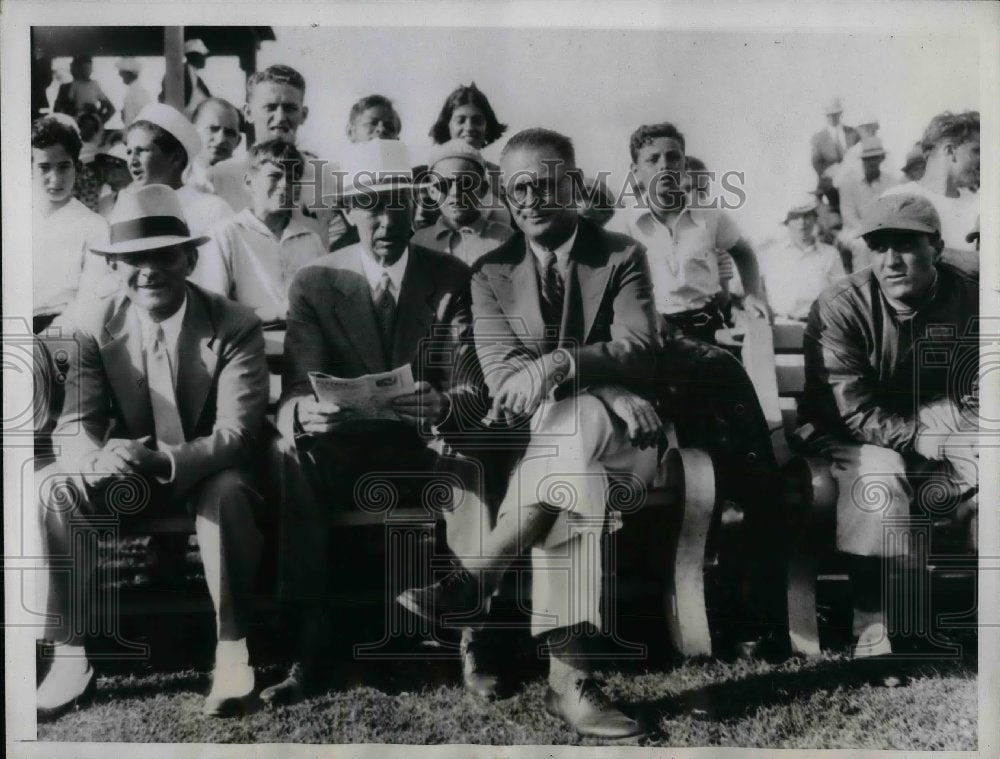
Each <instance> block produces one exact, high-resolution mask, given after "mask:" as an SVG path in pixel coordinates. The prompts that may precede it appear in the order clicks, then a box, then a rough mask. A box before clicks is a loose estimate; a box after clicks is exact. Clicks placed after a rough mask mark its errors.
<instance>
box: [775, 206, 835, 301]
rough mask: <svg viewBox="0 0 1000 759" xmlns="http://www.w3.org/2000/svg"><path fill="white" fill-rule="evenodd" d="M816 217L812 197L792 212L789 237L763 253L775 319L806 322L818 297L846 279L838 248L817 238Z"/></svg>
mask: <svg viewBox="0 0 1000 759" xmlns="http://www.w3.org/2000/svg"><path fill="white" fill-rule="evenodd" d="M816 218H817V213H816V199H815V196H813V195H809V196H807V197H806V198H804V199H803V200H802V202H800V203H798V204H797V205H795V206H794V207H792V208H791V209H789V211H788V215H787V216H786V217H785V226H786V228H787V231H788V234H787V237H786V238H785V239H783V240H780V241H776V242H775V243H774V244H773V245H771V246H769V247H766V248H764V249H763V250H762V251H761V255H760V268H761V274H762V275H763V278H764V289H765V291H766V292H767V299H768V301H769V302H770V304H771V309H772V310H773V311H774V313H775V315H776V316H780V317H785V318H788V319H796V320H799V321H805V319H806V317H808V316H809V309H810V308H811V307H812V304H813V301H814V300H816V297H817V296H818V295H819V294H820V293H821V292H823V290H825V289H826V288H827V287H828V286H829V285H831V284H833V283H834V282H836V281H837V280H838V279H840V278H841V277H843V276H844V265H843V263H842V262H841V260H840V253H839V252H838V251H837V249H836V248H834V247H833V246H832V245H826V244H824V243H822V242H820V241H819V240H817V239H816Z"/></svg>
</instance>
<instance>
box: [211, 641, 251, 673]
mask: <svg viewBox="0 0 1000 759" xmlns="http://www.w3.org/2000/svg"><path fill="white" fill-rule="evenodd" d="M249 663H250V652H249V651H248V650H247V639H246V638H240V639H239V640H220V641H219V642H218V644H216V646H215V666H217V667H219V666H236V665H248V664H249Z"/></svg>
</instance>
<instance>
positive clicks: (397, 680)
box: [38, 541, 978, 750]
mask: <svg viewBox="0 0 1000 759" xmlns="http://www.w3.org/2000/svg"><path fill="white" fill-rule="evenodd" d="M121 548H123V549H124V550H123V551H122V552H121V553H119V554H118V557H117V560H116V561H114V562H112V563H114V564H116V565H117V566H118V567H119V569H120V570H121V573H120V574H119V576H118V582H119V583H120V585H121V586H122V587H123V588H126V589H127V588H128V587H130V586H131V587H133V588H134V589H135V590H141V589H142V588H144V587H145V588H146V589H145V590H141V592H142V593H143V594H144V595H143V598H144V599H145V604H146V606H147V607H148V608H149V610H150V612H149V613H147V614H141V615H131V616H127V617H126V618H125V619H126V622H127V624H126V626H125V627H124V628H123V629H122V631H121V632H122V633H123V635H124V637H125V638H126V639H129V640H135V641H141V642H147V643H149V644H150V646H151V650H152V652H153V657H152V658H151V659H147V660H144V661H122V660H120V659H119V660H116V659H114V658H111V659H109V660H106V661H103V662H96V663H95V666H97V668H98V673H99V675H100V677H99V680H98V691H97V695H96V697H95V699H94V700H93V702H92V703H91V704H90V705H89V706H87V707H86V708H84V709H80V710H77V711H74V712H71V713H68V714H66V715H63V716H62V717H61V718H60V719H58V720H56V721H55V722H52V723H49V724H42V725H39V726H38V739H39V740H41V741H112V742H117V741H135V742H145V743H151V742H205V743H224V742H233V743H270V742H276V743H280V742H300V743H403V744H405V743H410V744H439V743H471V744H499V745H517V744H543V745H544V744H576V745H598V744H599V743H600V742H599V741H596V740H592V739H584V738H581V737H580V736H579V735H577V734H576V733H575V732H574V731H573V730H571V729H570V728H568V727H567V726H565V725H564V724H563V723H561V722H560V721H558V720H556V719H554V718H552V717H549V716H548V715H547V714H546V713H545V711H544V707H543V706H542V703H543V697H544V693H545V688H546V682H545V664H544V662H543V661H541V660H540V659H539V658H538V657H537V656H535V649H534V648H533V647H531V646H528V647H524V646H522V647H520V648H518V649H515V650H517V651H519V652H520V655H519V656H514V657H511V658H509V659H508V660H506V661H505V669H506V670H508V671H510V672H514V673H517V674H515V675H512V677H513V678H514V679H515V680H516V681H517V682H516V683H515V687H514V688H513V689H512V691H511V695H509V696H508V697H506V698H503V699H500V700H498V701H495V702H492V703H484V702H481V701H479V700H477V699H476V698H475V697H473V696H470V695H467V694H465V693H464V691H463V689H462V686H461V678H460V673H459V663H458V660H457V656H456V657H453V658H444V659H442V658H441V653H442V651H443V649H441V650H438V651H434V650H433V649H432V648H427V647H426V646H423V647H422V646H421V645H420V644H416V648H414V645H415V644H414V643H413V642H412V641H411V642H409V643H405V644H404V647H403V648H402V649H400V650H405V651H408V652H410V653H412V652H414V651H424V652H429V653H436V654H438V658H436V659H431V658H423V659H412V658H410V659H406V658H396V659H389V660H365V661H358V660H355V659H354V658H353V656H352V655H351V650H352V649H351V644H352V643H355V642H359V641H375V640H379V638H380V631H381V629H382V627H381V626H380V625H381V622H382V619H381V608H382V607H381V605H376V607H375V609H376V611H375V614H374V616H372V615H371V614H369V615H368V617H369V618H370V619H369V626H368V627H365V623H364V622H363V621H362V620H363V619H364V618H365V614H363V613H362V610H361V608H360V606H358V605H357V604H355V605H354V606H350V605H348V606H346V607H345V608H343V609H342V612H341V613H342V616H341V617H340V618H339V619H338V620H336V624H337V625H338V627H337V630H338V635H339V636H340V638H341V639H340V640H339V641H338V643H337V647H338V648H339V649H340V651H341V653H340V654H335V655H334V656H333V657H331V659H332V662H333V663H332V666H331V672H330V673H329V675H330V685H329V689H328V690H327V691H326V692H324V693H322V694H320V695H318V696H316V697H314V698H312V699H310V700H308V701H306V702H305V703H302V704H298V705H296V706H293V707H288V708H285V709H280V710H277V711H258V712H256V713H253V714H250V715H247V716H245V717H241V718H235V719H229V720H220V719H210V718H206V717H203V716H202V715H201V708H202V704H203V699H204V695H205V694H206V693H207V692H208V689H209V687H210V672H211V656H212V651H213V644H214V624H213V621H212V614H211V607H210V605H209V604H208V601H207V598H206V597H205V594H204V580H203V579H202V577H203V576H202V575H201V574H200V571H199V570H200V566H199V565H198V564H197V560H196V555H195V554H193V553H192V554H191V555H189V556H188V557H187V558H188V566H189V572H188V581H187V590H185V593H183V594H181V593H174V595H178V596H179V595H190V594H189V593H188V591H191V592H193V593H194V594H195V595H197V596H200V599H201V602H202V606H201V610H200V611H197V612H195V613H191V612H190V611H188V612H177V611H176V610H175V611H170V610H169V609H168V607H169V606H170V603H169V602H172V601H175V600H177V599H176V598H174V597H171V596H168V595H167V594H159V595H156V594H154V593H152V592H151V591H150V590H149V588H148V587H147V585H148V583H147V578H146V577H145V575H144V573H143V570H142V567H141V564H142V554H143V549H142V546H141V545H140V544H137V543H135V542H134V541H131V542H129V543H127V544H126V545H124V546H121ZM828 595H829V601H830V603H829V604H828V605H827V606H825V607H824V608H825V609H826V611H827V613H826V614H825V616H824V617H823V618H824V619H826V622H825V623H824V631H825V632H824V638H825V640H826V644H827V646H828V650H827V651H826V653H825V654H824V655H823V656H821V657H819V658H816V659H812V660H806V659H801V658H791V659H788V660H785V661H782V662H777V663H771V662H768V661H764V660H762V659H755V658H741V659H735V660H729V661H723V660H719V659H709V658H700V659H692V660H683V661H677V660H671V659H670V658H669V654H668V653H667V652H665V651H664V650H663V649H664V648H665V646H664V645H660V641H662V634H659V637H657V634H656V633H655V632H654V633H652V635H651V636H650V637H646V638H643V637H631V636H626V639H628V640H634V641H647V642H654V645H653V646H652V647H651V648H650V649H649V650H650V652H651V653H650V656H649V657H648V658H647V659H646V660H644V661H639V662H637V661H634V660H618V661H604V662H602V664H603V667H602V668H600V669H599V678H600V679H601V680H602V681H603V683H604V686H605V688H606V690H607V691H608V693H609V694H610V695H611V697H612V698H613V699H614V700H615V701H616V702H617V703H618V704H619V705H620V706H621V707H622V708H623V709H624V710H625V711H626V712H629V713H630V714H632V715H633V716H637V717H639V718H640V719H641V720H642V721H643V722H644V723H645V724H646V725H647V726H649V727H650V728H652V730H653V733H652V734H651V736H649V737H647V738H644V739H642V741H641V742H640V743H641V745H648V746H676V747H689V746H692V747H693V746H744V747H773V748H799V749H815V748H852V749H906V750H936V749H948V750H975V749H976V748H977V738H976V735H977V713H978V708H977V683H976V676H977V675H976V671H977V662H976V638H975V635H974V634H972V635H965V636H963V637H961V638H958V642H960V643H962V645H963V655H962V656H961V657H959V658H954V657H953V658H940V659H936V660H926V659H925V660H921V661H915V660H909V661H906V660H899V661H894V662H891V663H884V664H880V665H872V664H870V663H863V662H852V661H851V660H850V659H849V658H848V657H847V656H845V655H844V653H843V651H844V650H845V649H844V645H845V642H846V641H845V638H844V635H843V629H844V623H843V614H844V612H845V611H846V609H845V608H843V607H844V602H843V601H844V599H843V598H838V597H837V596H836V595H835V594H828ZM196 600H197V599H196ZM847 608H849V606H848V607H847ZM838 609H839V611H838ZM348 628H350V629H348ZM838 629H839V630H840V633H839V634H838V632H837V631H838ZM287 641H288V635H287V633H283V632H281V631H279V630H277V629H276V623H275V621H274V616H273V614H265V615H262V616H261V620H258V625H257V628H256V633H255V636H254V638H253V640H252V641H251V651H252V654H253V657H254V662H255V663H256V665H257V684H258V687H266V686H267V685H270V684H271V683H274V682H276V681H278V680H280V679H281V678H282V677H283V676H284V672H285V669H286V663H287V660H288V656H289V653H290V652H289V650H288V644H287ZM407 646H409V647H408V648H407ZM111 649H112V652H113V650H114V646H112V647H111ZM94 650H95V647H92V648H91V652H92V653H93V652H94ZM889 676H891V677H892V678H895V680H896V681H898V684H897V685H896V686H895V687H886V682H890V680H888V679H887V677H889Z"/></svg>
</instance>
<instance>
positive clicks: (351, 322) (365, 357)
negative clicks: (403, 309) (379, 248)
mask: <svg viewBox="0 0 1000 759" xmlns="http://www.w3.org/2000/svg"><path fill="white" fill-rule="evenodd" d="M360 255H361V251H360V248H359V249H358V250H356V251H354V254H353V255H350V256H347V257H345V261H344V265H343V267H342V268H344V269H346V270H347V271H349V272H351V273H352V274H354V275H356V276H347V277H339V278H338V279H337V296H338V297H337V298H336V300H335V301H334V303H333V313H334V316H335V317H336V319H337V321H338V322H339V324H340V331H341V332H342V333H343V335H344V336H345V337H346V338H347V341H348V342H349V343H350V344H351V345H352V346H353V348H354V350H355V352H356V353H357V354H358V355H359V356H360V357H361V361H362V363H363V364H364V365H365V368H366V370H367V372H368V373H369V374H374V373H376V372H384V371H385V370H386V368H387V367H386V365H385V353H384V351H383V350H382V337H381V335H380V333H379V329H378V322H377V317H376V316H375V304H374V303H373V302H372V293H371V288H369V286H368V280H367V279H366V278H365V272H364V268H363V267H362V265H361V259H360V258H359V256H360ZM397 313H398V310H397Z"/></svg>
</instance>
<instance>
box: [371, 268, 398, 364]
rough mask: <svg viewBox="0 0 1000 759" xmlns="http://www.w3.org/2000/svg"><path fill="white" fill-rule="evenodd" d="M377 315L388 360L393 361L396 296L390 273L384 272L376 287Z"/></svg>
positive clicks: (383, 347) (388, 361)
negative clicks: (393, 291)
mask: <svg viewBox="0 0 1000 759" xmlns="http://www.w3.org/2000/svg"><path fill="white" fill-rule="evenodd" d="M375 316H376V317H378V328H379V332H380V333H381V335H382V349H383V351H384V352H385V357H386V362H387V363H392V342H393V337H394V336H395V333H396V298H395V296H393V294H392V280H391V279H389V274H388V273H383V274H382V279H381V280H380V281H379V283H378V287H376V288H375Z"/></svg>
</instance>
